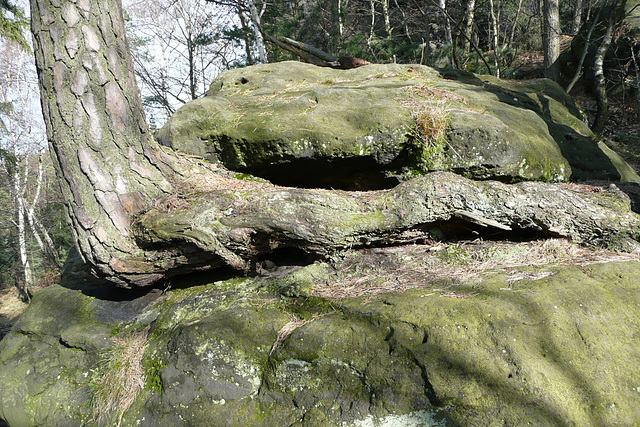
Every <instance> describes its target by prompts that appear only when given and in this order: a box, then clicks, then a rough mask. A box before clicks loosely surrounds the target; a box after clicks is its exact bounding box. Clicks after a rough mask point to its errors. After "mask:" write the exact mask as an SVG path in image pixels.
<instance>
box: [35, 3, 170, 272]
mask: <svg viewBox="0 0 640 427" xmlns="http://www.w3.org/2000/svg"><path fill="white" fill-rule="evenodd" d="M31 16H32V21H31V25H32V30H33V32H34V43H35V54H36V64H37V69H38V75H39V80H40V89H41V96H42V107H43V113H44V117H45V123H46V127H47V133H48V137H49V142H50V145H51V152H52V153H53V157H54V164H55V165H56V168H57V172H58V176H59V177H60V178H61V185H62V190H63V193H64V196H65V199H66V200H65V201H66V206H67V210H68V213H69V216H70V218H71V221H72V229H73V232H74V237H75V240H76V245H77V246H78V248H79V250H80V253H81V254H82V255H83V256H84V258H85V259H86V261H88V262H89V263H91V264H92V265H94V266H96V268H97V270H98V271H99V272H100V273H101V274H106V275H107V276H110V277H112V278H114V280H116V281H118V279H117V277H116V274H115V272H114V271H113V268H112V267H111V265H113V264H114V263H117V260H118V259H120V258H127V257H130V256H131V255H133V254H135V253H136V252H137V250H138V248H137V247H136V245H135V243H134V242H133V239H132V237H133V236H132V235H131V227H130V224H131V219H132V218H133V217H134V216H135V215H136V214H138V213H139V212H140V211H142V210H144V209H146V208H147V207H148V206H149V205H150V204H151V203H152V202H153V201H154V200H155V199H156V198H157V197H159V196H161V195H163V194H165V193H166V192H169V191H170V190H171V185H170V183H169V182H168V180H167V179H165V178H164V176H163V174H162V173H161V170H160V167H161V165H160V162H159V161H158V160H157V157H158V156H157V154H156V153H158V151H157V150H156V144H155V142H154V141H153V139H152V138H151V136H150V134H149V132H148V130H147V126H146V124H145V120H144V115H143V110H142V106H141V101H140V97H139V93H138V89H137V86H136V81H135V77H134V74H133V64H132V60H131V56H130V53H129V48H128V46H127V42H126V39H125V30H124V24H123V19H122V14H121V7H120V3H119V1H109V0H91V1H89V0H78V1H77V2H70V1H63V2H59V1H46V0H32V1H31Z"/></svg>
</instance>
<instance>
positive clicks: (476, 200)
mask: <svg viewBox="0 0 640 427" xmlns="http://www.w3.org/2000/svg"><path fill="white" fill-rule="evenodd" d="M220 176H222V175H220ZM220 179H224V180H227V181H228V182H227V185H226V186H222V187H225V188H222V189H216V190H213V191H200V192H192V194H190V195H189V196H188V199H187V198H185V200H187V201H186V203H187V206H184V205H183V206H181V207H180V209H176V210H171V209H168V208H167V207H166V204H165V205H163V207H159V208H155V209H152V210H150V211H148V212H146V213H145V214H143V215H141V216H140V217H139V218H138V219H137V221H136V223H135V224H134V232H135V236H136V239H137V242H138V244H139V245H140V247H141V248H145V249H147V252H146V253H145V255H144V258H140V259H130V260H118V262H120V263H121V264H120V267H121V268H120V269H119V270H120V272H121V273H124V274H125V276H126V277H127V278H128V280H130V281H131V283H132V284H136V285H147V284H151V283H152V282H155V281H157V280H159V279H161V278H163V277H167V276H171V275H175V274H181V273H185V272H189V271H194V270H200V269H210V268H218V267H223V266H228V267H232V268H234V269H237V270H245V271H248V270H249V268H250V263H251V262H252V261H253V260H255V259H259V258H260V257H261V256H265V255H268V254H269V253H271V252H273V251H274V250H276V249H282V248H296V249H299V250H302V251H304V252H307V253H312V254H316V255H319V256H329V255H331V254H332V253H335V252H336V251H339V250H343V249H345V248H351V247H363V246H370V245H392V244H401V243H407V242H410V241H412V240H415V239H416V238H417V237H418V236H419V237H422V238H425V237H429V236H432V235H433V233H434V232H436V231H437V230H438V229H439V228H440V227H441V226H442V225H443V224H447V223H451V222H455V221H458V222H460V221H462V222H466V223H475V224H476V225H479V226H481V227H483V228H485V229H487V230H488V231H498V230H503V231H509V232H510V233H514V235H515V236H517V235H518V233H522V232H524V231H527V230H531V231H537V232H540V233H543V234H545V235H548V236H554V237H566V238H569V239H571V240H572V241H574V242H577V243H582V244H589V245H597V246H602V247H607V248H613V249H616V250H624V251H631V250H634V249H636V248H638V247H639V246H640V244H639V243H638V241H640V229H639V227H638V225H639V220H640V217H639V216H638V215H637V214H636V213H634V212H633V210H632V204H631V200H630V198H629V197H628V196H627V195H626V194H625V193H624V192H622V191H621V190H620V189H619V188H618V187H616V186H615V185H614V184H611V185H610V186H609V187H605V188H603V187H596V186H588V185H579V184H548V183H540V182H521V183H517V184H504V183H500V182H495V181H472V180H469V179H467V178H464V177H462V176H460V175H456V174H453V173H449V172H434V173H431V174H428V175H425V176H423V177H418V178H415V179H412V180H410V181H407V182H404V183H402V184H400V185H398V186H397V187H395V188H393V189H390V190H380V191H370V192H344V191H333V190H321V189H316V190H311V189H297V188H285V187H276V186H271V185H269V184H265V183H263V182H259V183H256V184H255V185H252V184H251V183H247V181H244V180H229V179H228V178H220ZM234 181H235V182H236V183H237V184H238V185H237V186H236V185H233V183H234ZM634 185H637V184H634ZM214 188H220V186H217V187H216V186H214ZM161 205H162V204H161Z"/></svg>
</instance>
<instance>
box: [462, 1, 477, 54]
mask: <svg viewBox="0 0 640 427" xmlns="http://www.w3.org/2000/svg"><path fill="white" fill-rule="evenodd" d="M475 8H476V0H466V6H465V12H464V17H465V24H464V30H463V31H464V36H465V39H464V53H465V55H466V54H468V53H469V52H471V38H472V36H473V17H474V14H475Z"/></svg>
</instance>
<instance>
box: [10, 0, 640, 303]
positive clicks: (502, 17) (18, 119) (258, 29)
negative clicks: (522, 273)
mask: <svg viewBox="0 0 640 427" xmlns="http://www.w3.org/2000/svg"><path fill="white" fill-rule="evenodd" d="M123 3H124V8H125V13H126V15H127V16H126V20H127V24H128V35H129V39H130V45H131V46H130V47H131V50H132V53H133V58H134V61H135V68H136V75H137V77H138V83H139V85H140V88H141V92H142V95H143V103H144V106H145V111H146V115H147V120H148V122H149V125H150V128H151V129H157V128H159V127H160V126H162V124H163V123H164V122H165V121H166V119H167V118H168V117H169V116H170V115H171V114H173V112H175V110H176V109H177V108H179V107H180V106H181V105H182V104H184V103H186V102H188V101H190V100H192V99H196V98H198V97H201V96H202V95H203V94H204V93H205V92H206V90H207V89H208V84H209V82H210V81H211V80H212V79H213V78H214V77H215V76H216V75H217V74H219V73H220V72H221V71H224V70H226V69H231V68H237V67H243V66H247V65H252V64H258V63H265V62H278V61H282V60H286V59H295V58H297V56H296V55H294V54H292V53H291V52H290V51H287V50H283V49H282V48H280V47H278V46H277V44H276V43H277V42H278V41H280V42H282V41H288V40H290V39H293V40H296V41H299V42H303V43H306V44H308V45H310V46H313V47H315V48H318V49H321V50H322V51H324V52H328V53H330V54H332V55H335V56H336V57H339V56H347V57H356V58H361V59H364V60H366V61H369V62H372V63H391V62H398V63H419V64H425V65H429V66H435V67H454V68H460V69H465V70H467V71H470V72H474V73H479V74H493V75H496V76H499V77H501V78H508V79H530V78H537V77H543V76H547V77H550V78H552V79H554V80H556V81H557V82H558V83H560V84H561V85H562V86H563V87H564V88H566V89H567V90H568V91H570V93H571V95H573V96H574V97H576V99H577V100H578V102H579V104H580V105H581V107H582V108H583V110H584V111H585V113H586V115H587V117H588V118H589V120H590V123H591V125H592V128H594V129H595V130H596V131H598V132H599V133H600V134H602V135H606V136H607V137H608V138H609V139H610V142H613V143H615V144H618V145H617V147H616V148H617V149H618V150H619V151H622V154H623V155H625V156H626V158H627V160H628V161H630V162H631V163H632V164H634V165H637V164H638V158H639V154H638V153H640V137H639V136H638V134H637V129H638V126H637V121H638V120H637V118H638V111H639V109H640V95H639V82H640V69H639V65H640V59H639V58H638V55H639V54H640V42H639V38H638V34H636V33H634V32H633V31H632V29H630V27H629V26H628V25H627V24H625V23H624V22H625V18H627V17H628V14H629V13H632V12H633V5H631V7H629V5H630V4H631V3H633V2H624V1H606V0H571V1H564V2H558V1H557V0H484V1H482V0H460V1H457V0H456V1H453V0H437V1H436V0H316V1H310V0H307V1H304V0H302V1H296V0H294V1H289V0H274V1H254V0H229V1H217V0H216V1H205V0H148V1H140V0H125V1H124V2H123ZM625 6H626V7H625ZM27 9H28V6H27V5H26V4H25V3H22V2H15V3H12V2H10V1H8V0H0V34H2V38H1V40H0V50H1V52H0V58H1V59H0V291H5V292H6V291H7V290H11V292H12V293H19V296H20V297H21V298H23V299H26V300H28V299H29V297H30V295H31V293H32V292H33V291H35V290H36V289H38V288H40V287H44V286H47V285H49V284H52V283H55V282H56V281H57V280H58V278H59V275H60V271H61V269H62V267H63V265H62V264H63V262H64V260H65V258H66V256H67V254H68V252H69V251H70V250H71V248H72V247H73V242H72V238H71V234H70V232H69V229H68V226H67V223H66V214H65V212H64V209H63V206H62V202H61V200H62V197H61V195H60V190H59V186H58V183H57V182H56V177H55V173H54V170H53V167H52V166H51V162H50V159H49V154H48V146H47V143H46V136H45V132H44V123H43V121H42V117H41V112H40V106H39V101H38V100H39V95H38V93H37V91H38V88H37V76H36V73H35V69H34V65H33V54H32V51H31V47H30V38H31V36H30V34H29V32H28V12H27ZM274 41H275V42H276V43H273V42H274ZM562 52H564V53H562ZM583 53H584V55H583ZM609 101H612V102H611V105H612V106H611V108H609ZM12 295H13V294H12Z"/></svg>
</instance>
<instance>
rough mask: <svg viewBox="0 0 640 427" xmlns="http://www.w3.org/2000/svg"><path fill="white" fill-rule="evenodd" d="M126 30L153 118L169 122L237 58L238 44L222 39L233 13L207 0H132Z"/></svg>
mask: <svg viewBox="0 0 640 427" xmlns="http://www.w3.org/2000/svg"><path fill="white" fill-rule="evenodd" d="M125 7H126V10H127V12H128V14H129V16H130V21H129V25H128V28H127V30H128V32H129V34H130V36H131V38H132V40H133V42H132V49H133V51H134V55H133V58H134V61H135V67H136V74H137V76H138V78H139V79H140V84H141V91H142V96H143V101H144V104H145V107H146V109H147V112H148V116H149V117H150V119H152V120H155V121H159V122H160V124H161V123H162V122H164V120H166V118H167V117H169V116H170V115H171V114H173V112H174V111H175V110H176V108H178V107H179V106H181V105H182V104H184V103H186V102H188V101H190V100H192V99H196V98H198V97H200V96H202V95H203V94H204V93H205V92H206V91H207V89H208V85H209V83H210V82H211V80H212V79H213V78H214V77H215V76H216V75H217V74H218V73H220V72H221V71H223V70H225V69H227V68H229V67H230V66H232V65H233V64H234V63H235V62H236V61H238V60H239V54H240V48H239V46H238V44H237V43H236V42H234V41H233V40H230V39H229V38H226V37H224V34H223V30H224V29H225V28H229V27H230V26H232V25H233V24H234V23H235V18H236V14H235V11H234V10H233V9H232V8H231V7H229V6H224V5H220V4H211V3H207V2H205V1H203V0H150V1H140V0H129V1H128V2H126V3H125Z"/></svg>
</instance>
